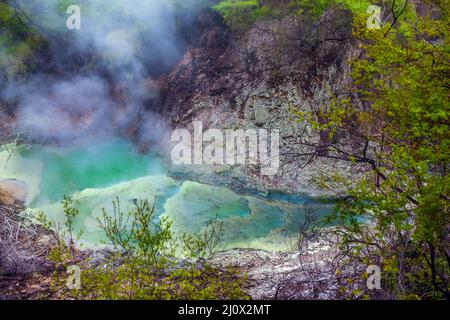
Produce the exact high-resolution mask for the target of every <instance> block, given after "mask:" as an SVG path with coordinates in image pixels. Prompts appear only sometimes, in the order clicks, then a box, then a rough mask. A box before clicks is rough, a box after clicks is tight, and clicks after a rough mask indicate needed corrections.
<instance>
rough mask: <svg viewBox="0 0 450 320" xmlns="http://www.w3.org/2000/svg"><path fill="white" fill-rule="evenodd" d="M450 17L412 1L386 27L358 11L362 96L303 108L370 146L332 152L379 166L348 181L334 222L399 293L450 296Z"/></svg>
mask: <svg viewBox="0 0 450 320" xmlns="http://www.w3.org/2000/svg"><path fill="white" fill-rule="evenodd" d="M441 13H442V14H443V17H441V18H440V19H431V18H430V17H428V16H424V17H419V16H417V15H416V14H414V13H413V8H412V7H409V8H407V10H406V11H405V12H404V16H402V17H401V19H399V20H398V21H397V23H396V24H395V25H394V26H391V24H390V23H386V24H385V25H384V26H383V27H382V29H380V30H369V29H368V28H367V27H366V19H367V17H366V16H365V15H359V16H357V17H356V19H355V37H356V38H357V39H359V40H361V41H360V47H361V49H362V50H363V55H361V56H360V57H359V58H358V59H355V60H354V61H353V62H352V69H353V74H352V75H353V79H354V84H355V87H354V90H355V91H356V92H357V95H358V99H357V101H355V99H354V96H355V95H354V92H352V93H350V94H349V95H348V97H343V98H339V99H335V100H334V101H332V102H331V103H330V105H327V106H322V107H321V108H320V110H319V111H318V112H317V113H315V114H309V115H305V114H303V116H304V117H305V118H306V119H308V120H309V121H310V122H311V123H312V124H313V126H314V128H316V129H317V130H318V131H322V132H327V133H329V134H330V138H333V137H335V136H336V137H339V136H349V137H351V139H353V141H360V142H362V147H358V146H354V145H353V146H346V147H343V146H340V145H336V144H334V145H332V146H330V148H329V152H330V154H332V155H334V156H336V157H338V158H341V159H343V160H347V161H349V162H352V163H359V164H361V163H362V164H366V165H367V167H368V170H369V172H368V173H367V174H366V176H365V177H364V178H363V179H361V180H360V181H358V182H355V181H351V182H348V183H346V184H345V185H346V186H350V187H349V189H348V196H347V197H346V198H345V200H343V201H341V202H340V203H339V205H338V208H337V211H336V212H335V214H334V215H333V217H331V219H332V220H334V221H337V222H339V223H340V224H341V226H342V229H341V230H340V231H339V234H340V236H342V239H343V246H344V247H345V248H347V249H349V248H350V251H348V254H349V256H352V257H353V258H356V259H359V260H361V261H362V262H363V263H365V264H378V265H380V266H382V267H383V271H384V273H383V279H384V280H383V281H384V282H383V283H384V286H385V289H386V290H388V291H389V292H390V293H392V294H393V295H394V296H395V297H397V298H412V297H419V298H421V299H427V298H428V299H429V298H449V290H450V287H449V278H450V273H449V270H450V265H449V263H450V262H449V261H450V259H449V256H448V252H449V251H448V250H449V238H448V235H449V231H450V223H449V222H450V221H449V220H450V216H449V215H450V202H449V199H450V198H449V195H450V177H449V174H448V171H449V170H448V169H449V168H448V164H449V163H450V150H449V146H450V136H449V130H448V129H449V114H450V103H449V91H448V89H449V83H448V78H449V74H450V64H449V61H450V54H449V52H450V43H449V38H448V30H449V29H450V28H449V27H450V25H449V21H450V19H449V16H448V12H447V11H445V10H444V11H442V12H441ZM355 143H356V142H355ZM364 145H365V147H364ZM348 148H350V149H349V150H351V151H343V150H347V149H348ZM363 219H364V220H365V221H368V222H370V224H369V225H368V224H365V223H364V224H362V223H361V222H362V221H363Z"/></svg>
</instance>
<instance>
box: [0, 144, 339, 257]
mask: <svg viewBox="0 0 450 320" xmlns="http://www.w3.org/2000/svg"><path fill="white" fill-rule="evenodd" d="M0 179H16V180H21V181H24V182H25V183H26V184H27V186H28V198H27V204H28V207H29V209H28V210H27V211H28V213H31V214H36V213H37V212H39V211H43V212H44V213H45V214H46V215H47V216H48V217H50V218H52V219H54V220H55V221H57V222H61V223H64V215H63V210H62V205H61V203H60V201H61V199H62V198H63V196H64V195H70V196H72V198H73V200H74V203H75V205H76V206H77V208H78V209H79V211H80V215H79V217H78V218H77V219H76V221H75V227H76V228H77V229H80V228H82V229H83V230H84V234H83V236H82V240H83V243H85V245H88V246H89V245H94V244H98V243H100V241H101V240H104V239H105V236H104V234H103V232H102V231H101V230H100V229H99V228H98V225H97V221H96V218H97V217H100V216H101V214H102V208H105V209H106V210H108V211H109V212H112V200H113V199H115V198H116V197H119V199H120V202H121V208H122V209H123V210H126V209H127V207H131V206H132V204H133V200H134V199H143V198H148V199H154V198H155V197H156V199H157V211H158V215H167V216H168V217H169V218H170V219H171V220H172V221H173V229H174V232H175V233H181V232H193V233H195V232H199V231H201V230H202V228H204V227H205V226H206V225H207V224H208V222H209V221H211V220H214V219H216V217H217V218H218V219H221V220H223V221H224V224H225V228H226V231H225V234H224V239H223V240H224V247H225V248H257V249H265V250H270V251H281V250H289V249H291V247H292V246H294V245H295V235H296V231H297V230H298V229H297V228H298V227H297V226H298V223H299V221H301V219H302V217H303V215H304V212H305V209H306V208H311V209H313V210H315V211H316V212H317V214H319V215H325V214H328V213H330V212H331V210H332V209H333V206H332V204H330V203H328V204H326V203H322V202H320V201H317V200H314V199H312V198H309V197H306V196H300V195H295V196H292V195H289V196H287V195H282V194H272V195H269V196H266V197H260V196H254V195H251V194H249V195H241V194H237V193H235V192H233V191H232V190H230V189H227V188H225V187H221V186H212V185H206V184H201V183H197V182H194V181H190V180H184V179H180V178H177V179H174V178H172V177H171V176H170V175H169V173H168V166H167V165H166V164H165V160H164V159H163V157H161V156H159V155H158V154H152V153H150V154H147V155H143V154H140V153H137V152H136V151H135V148H134V146H133V144H132V143H130V142H127V141H125V140H120V139H115V140H110V141H108V142H101V143H90V144H89V145H84V146H83V145H81V146H77V147H72V148H58V147H47V146H46V147H42V146H33V147H31V148H30V149H27V148H25V147H17V148H15V149H14V150H13V152H12V154H10V152H8V151H2V152H0Z"/></svg>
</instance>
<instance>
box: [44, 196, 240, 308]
mask: <svg viewBox="0 0 450 320" xmlns="http://www.w3.org/2000/svg"><path fill="white" fill-rule="evenodd" d="M64 203H65V206H64V208H65V211H66V212H67V213H68V216H69V217H74V216H76V214H75V213H76V212H78V211H77V210H76V209H74V208H73V207H72V204H73V203H72V202H71V201H70V200H69V199H65V200H64ZM113 207H114V209H113V212H112V213H108V212H106V210H103V215H102V217H101V218H99V219H98V222H99V226H100V227H101V228H102V229H103V230H104V231H105V234H106V236H107V238H108V240H109V244H111V245H112V246H113V247H114V251H112V252H110V254H108V255H107V256H106V257H105V258H103V259H101V261H97V262H95V261H91V260H85V261H82V262H80V263H79V264H77V265H79V266H81V269H82V273H81V284H82V288H81V289H80V290H71V291H67V290H63V291H64V292H63V293H62V296H63V297H65V298H76V299H133V300H135V299H246V298H248V296H247V295H246V293H245V291H244V287H245V285H246V279H245V277H244V276H242V275H240V271H239V270H237V269H235V268H232V267H225V268H219V267H216V266H213V265H211V264H210V263H208V261H207V260H206V259H205V258H207V257H208V258H209V257H211V256H212V254H213V253H214V252H215V249H216V248H217V247H218V245H219V242H220V236H221V233H222V230H223V223H221V222H213V223H211V224H210V225H209V226H208V227H207V228H206V229H205V231H204V234H200V235H196V236H194V235H184V236H183V237H181V239H179V238H176V237H175V236H174V235H173V233H172V231H171V225H172V224H171V222H170V221H168V220H167V218H164V217H158V216H157V215H156V213H155V202H154V203H153V204H151V203H150V202H149V201H148V200H140V201H135V203H134V207H133V208H132V209H131V210H129V211H126V212H124V211H123V210H122V209H121V206H120V201H119V199H118V198H117V199H116V200H115V201H114V202H113ZM66 215H67V214H66ZM67 225H71V224H70V223H68V224H67ZM47 226H49V227H51V226H52V224H51V223H50V225H49V224H47ZM69 253H72V255H71V256H70V255H69V256H64V257H63V258H65V259H66V261H74V260H75V259H74V257H75V256H76V255H77V254H76V252H73V251H69ZM59 258H60V257H58V259H59ZM66 279H67V276H66V274H64V273H59V272H56V274H55V277H54V283H53V286H54V287H57V288H59V289H60V290H61V289H64V286H65V281H66Z"/></svg>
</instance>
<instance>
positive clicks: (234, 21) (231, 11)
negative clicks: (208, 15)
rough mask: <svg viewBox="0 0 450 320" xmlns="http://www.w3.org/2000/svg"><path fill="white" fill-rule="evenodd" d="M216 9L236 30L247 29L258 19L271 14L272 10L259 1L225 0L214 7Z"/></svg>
mask: <svg viewBox="0 0 450 320" xmlns="http://www.w3.org/2000/svg"><path fill="white" fill-rule="evenodd" d="M214 9H215V10H217V11H218V12H219V13H221V14H222V15H223V18H224V20H225V22H226V23H227V24H229V25H230V26H231V27H232V28H234V29H236V30H243V29H246V28H248V27H249V26H251V25H252V24H253V23H254V22H255V21H257V20H258V19H261V18H263V17H267V16H268V15H269V14H270V9H269V8H268V7H267V6H261V5H260V4H259V1H257V0H224V1H221V2H220V3H219V4H217V5H216V6H214Z"/></svg>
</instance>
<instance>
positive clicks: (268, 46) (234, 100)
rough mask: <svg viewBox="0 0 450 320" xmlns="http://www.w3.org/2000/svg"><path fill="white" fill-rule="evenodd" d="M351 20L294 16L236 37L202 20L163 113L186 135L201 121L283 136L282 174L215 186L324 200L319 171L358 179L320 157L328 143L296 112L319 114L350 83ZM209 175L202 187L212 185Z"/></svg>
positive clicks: (231, 178) (170, 84)
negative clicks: (243, 184) (198, 35)
mask: <svg viewBox="0 0 450 320" xmlns="http://www.w3.org/2000/svg"><path fill="white" fill-rule="evenodd" d="M351 21H352V17H351V13H349V12H347V11H345V10H342V9H333V10H330V11H328V12H327V13H326V14H325V15H324V16H322V17H321V18H320V19H319V20H314V19H312V18H308V17H306V16H305V17H298V16H289V15H288V16H285V17H281V18H280V19H277V20H268V21H267V20H265V21H260V22H257V23H255V24H254V25H253V26H252V27H251V28H250V29H248V30H246V31H231V30H230V29H229V28H227V27H226V26H224V24H223V23H222V21H221V19H220V17H218V16H217V15H216V14H215V13H214V12H206V13H204V14H203V15H201V16H200V18H199V26H200V30H201V31H202V32H201V33H202V36H201V38H200V40H199V41H198V43H196V44H195V45H194V46H191V47H190V48H189V49H188V51H187V52H186V54H185V55H184V57H183V59H182V60H181V61H180V63H179V64H178V65H177V66H176V67H175V68H174V69H173V71H172V72H171V73H170V75H169V76H168V77H167V79H166V80H165V81H166V85H165V87H167V88H170V90H168V91H166V92H163V95H162V104H161V109H160V110H159V111H160V112H162V113H163V114H164V115H165V116H166V117H168V118H169V119H170V121H171V122H172V125H173V127H179V128H190V127H191V126H192V122H193V121H194V120H198V121H202V122H203V126H204V127H206V128H218V129H244V130H245V129H249V128H256V129H258V128H265V129H268V130H271V129H279V130H280V140H281V141H280V145H281V150H280V160H281V161H280V162H281V168H280V170H279V174H278V175H276V176H273V177H267V176H261V175H260V170H259V168H258V167H257V166H243V167H234V168H232V167H228V168H227V169H223V168H220V169H217V168H212V171H215V177H214V180H216V181H217V179H224V182H225V183H226V184H228V185H230V186H231V187H233V184H236V185H237V184H239V183H236V181H239V182H242V181H244V182H246V184H247V185H248V184H250V185H257V186H258V187H257V189H259V190H261V189H279V190H283V191H287V192H306V193H309V194H314V195H317V194H320V193H321V192H320V191H319V188H317V187H316V185H315V183H314V177H317V175H318V174H320V172H323V171H328V172H330V171H338V172H344V173H347V174H351V172H349V169H347V167H346V166H345V164H343V163H340V162H339V161H336V160H329V159H324V158H320V159H319V158H317V157H316V156H315V154H317V151H318V150H317V147H314V146H313V145H321V144H325V143H327V139H328V137H327V135H322V136H320V135H317V134H316V133H314V132H313V130H312V129H311V127H310V126H309V125H308V124H306V123H305V122H301V121H300V119H299V118H298V117H297V116H295V112H293V110H300V111H306V112H310V111H312V112H317V111H318V110H320V108H322V107H324V106H326V103H327V101H328V102H329V101H330V99H332V98H333V97H335V96H337V95H338V94H339V92H342V91H344V90H345V88H346V86H348V85H349V84H350V83H349V63H348V60H349V58H351V56H352V54H354V52H355V44H354V40H353V39H352V26H351ZM319 151H320V150H319ZM190 169H192V168H190ZM204 171H205V170H204ZM206 171H207V173H204V175H203V180H207V181H208V180H213V179H212V178H211V177H210V171H208V170H206ZM200 180H202V178H200Z"/></svg>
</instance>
